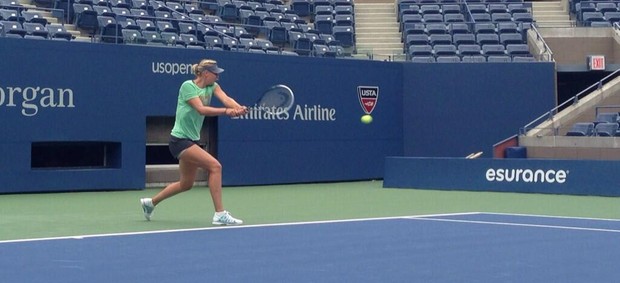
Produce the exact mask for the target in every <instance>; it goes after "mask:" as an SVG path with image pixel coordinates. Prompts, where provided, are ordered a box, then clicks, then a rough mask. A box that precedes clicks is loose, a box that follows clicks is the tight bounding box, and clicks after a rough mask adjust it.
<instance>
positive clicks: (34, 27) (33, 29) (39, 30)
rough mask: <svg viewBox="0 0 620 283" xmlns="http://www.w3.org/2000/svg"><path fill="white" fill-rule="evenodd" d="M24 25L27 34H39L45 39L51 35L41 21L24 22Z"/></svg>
mask: <svg viewBox="0 0 620 283" xmlns="http://www.w3.org/2000/svg"><path fill="white" fill-rule="evenodd" d="M22 26H23V27H24V29H25V30H26V34H27V35H32V36H39V37H42V38H44V39H47V38H48V37H49V31H47V28H45V26H44V25H42V24H40V23H24V24H23V25H22Z"/></svg>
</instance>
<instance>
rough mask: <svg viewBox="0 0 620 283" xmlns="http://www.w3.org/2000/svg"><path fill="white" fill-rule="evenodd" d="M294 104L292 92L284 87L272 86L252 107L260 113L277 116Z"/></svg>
mask: <svg viewBox="0 0 620 283" xmlns="http://www.w3.org/2000/svg"><path fill="white" fill-rule="evenodd" d="M294 103H295V95H294V94H293V91H292V90H291V89H290V88H289V87H288V86H285V85H274V86H272V87H271V88H269V89H268V90H267V91H265V92H264V93H263V95H262V96H261V97H260V98H259V99H258V100H257V101H256V103H255V104H254V105H253V106H252V107H253V108H255V109H258V110H260V111H264V112H267V113H269V114H273V115H278V114H282V113H284V112H287V111H288V110H289V109H291V107H293V104H294Z"/></svg>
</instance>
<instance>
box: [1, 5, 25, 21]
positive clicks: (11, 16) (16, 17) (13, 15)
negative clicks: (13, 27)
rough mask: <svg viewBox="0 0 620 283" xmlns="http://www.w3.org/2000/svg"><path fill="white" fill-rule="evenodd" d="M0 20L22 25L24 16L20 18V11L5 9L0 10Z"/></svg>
mask: <svg viewBox="0 0 620 283" xmlns="http://www.w3.org/2000/svg"><path fill="white" fill-rule="evenodd" d="M0 19H1V20H3V21H9V22H19V23H23V22H25V21H26V19H25V18H24V16H22V12H21V10H17V9H15V10H13V9H6V8H0Z"/></svg>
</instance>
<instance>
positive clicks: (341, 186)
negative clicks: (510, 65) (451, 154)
mask: <svg viewBox="0 0 620 283" xmlns="http://www.w3.org/2000/svg"><path fill="white" fill-rule="evenodd" d="M382 185H383V183H382V182H381V181H362V182H345V183H321V184H296V185H278V186H252V187H227V188H224V204H225V206H226V209H227V210H229V211H231V213H232V214H233V215H234V216H235V217H238V218H241V219H243V220H244V222H245V224H248V225H252V224H270V223H285V222H305V221H319V220H338V219H353V218H372V217H389V216H410V215H422V214H441V213H457V212H500V213H517V214H535V215H553V216H570V217H587V218H608V219H620V198H611V197H591V196H567V195H543V194H518V193H492V192H468V191H437V190H421V189H385V188H383V187H382ZM159 190H160V188H157V189H146V190H140V191H114V192H79V193H45V194H10V195H0V241H3V240H16V239H31V238H47V237H61V236H75V235H92V234H108V233H122V232H138V231H150V230H171V229H185V228H201V227H210V226H211V217H212V216H213V205H212V202H211V198H210V195H209V191H208V188H204V187H196V188H194V189H192V190H191V191H189V192H185V193H182V194H179V195H177V196H175V197H173V198H171V199H168V200H166V201H164V202H162V203H161V204H160V205H159V206H158V207H157V209H156V210H155V213H154V215H153V220H152V221H150V222H147V221H145V220H144V218H143V215H142V209H141V208H140V203H139V199H140V198H141V197H150V196H152V195H154V194H155V193H157V192H158V191H159Z"/></svg>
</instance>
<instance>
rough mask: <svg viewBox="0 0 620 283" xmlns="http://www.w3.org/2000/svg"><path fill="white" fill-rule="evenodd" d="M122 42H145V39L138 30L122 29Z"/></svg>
mask: <svg viewBox="0 0 620 283" xmlns="http://www.w3.org/2000/svg"><path fill="white" fill-rule="evenodd" d="M122 33H123V42H125V43H127V44H146V43H147V40H146V38H144V36H142V33H141V32H140V31H139V30H135V29H122Z"/></svg>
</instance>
